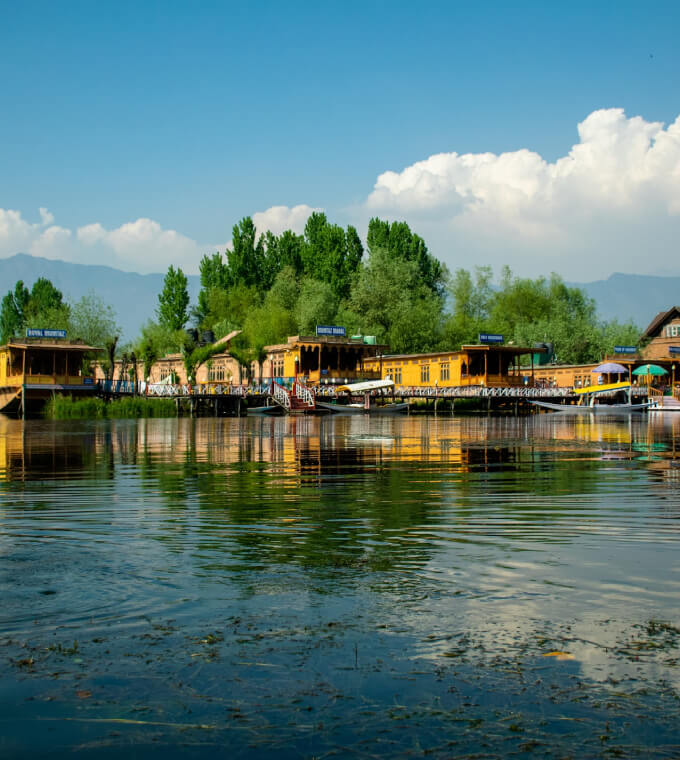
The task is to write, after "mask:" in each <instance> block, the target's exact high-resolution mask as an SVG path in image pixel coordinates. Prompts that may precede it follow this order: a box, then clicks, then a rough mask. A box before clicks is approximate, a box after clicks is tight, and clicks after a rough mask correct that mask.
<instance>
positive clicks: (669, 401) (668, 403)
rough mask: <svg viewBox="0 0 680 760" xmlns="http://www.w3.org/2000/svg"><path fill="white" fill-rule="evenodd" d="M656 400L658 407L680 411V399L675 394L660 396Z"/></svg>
mask: <svg viewBox="0 0 680 760" xmlns="http://www.w3.org/2000/svg"><path fill="white" fill-rule="evenodd" d="M656 402H657V407H656V408H657V409H672V410H673V411H674V412H676V411H677V412H680V401H678V399H677V398H674V397H673V396H659V398H657V399H656Z"/></svg>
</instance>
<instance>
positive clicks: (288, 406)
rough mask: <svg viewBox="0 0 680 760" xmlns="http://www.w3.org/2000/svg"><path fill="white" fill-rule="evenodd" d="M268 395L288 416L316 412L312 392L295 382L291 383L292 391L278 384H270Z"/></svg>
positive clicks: (314, 398)
mask: <svg viewBox="0 0 680 760" xmlns="http://www.w3.org/2000/svg"><path fill="white" fill-rule="evenodd" d="M270 395H271V398H273V399H274V401H275V402H276V403H277V404H279V405H280V406H282V407H283V408H284V409H285V410H286V412H287V413H288V414H296V413H297V414H301V413H302V414H304V413H306V412H313V411H315V410H316V397H315V395H314V391H312V390H311V389H310V388H308V387H307V386H306V385H303V384H302V383H299V382H297V381H296V382H295V383H293V389H292V391H289V390H288V388H286V387H284V386H283V385H280V384H279V383H272V391H271V394H270Z"/></svg>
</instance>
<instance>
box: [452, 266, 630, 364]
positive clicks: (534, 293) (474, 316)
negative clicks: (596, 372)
mask: <svg viewBox="0 0 680 760" xmlns="http://www.w3.org/2000/svg"><path fill="white" fill-rule="evenodd" d="M449 290H450V293H451V296H452V300H453V310H452V313H451V315H450V317H449V319H448V320H447V323H446V328H445V335H446V341H447V342H448V343H449V345H450V346H451V347H455V348H458V347H459V346H460V345H461V344H462V343H468V342H469V343H475V342H477V339H478V333H479V332H483V331H489V332H495V333H501V334H502V335H504V336H505V340H506V342H507V341H513V342H514V343H515V344H517V345H522V346H532V345H533V344H534V343H537V342H540V343H553V344H554V347H555V353H556V355H557V360H558V362H560V363H566V364H581V363H586V362H593V361H599V360H600V359H602V358H603V357H604V356H605V355H607V354H611V353H613V350H614V345H616V344H618V343H623V344H629V343H632V344H636V343H637V342H638V339H639V334H640V330H639V328H637V327H636V326H635V325H633V324H632V323H629V324H626V325H619V324H618V323H617V322H600V321H599V320H598V318H597V313H596V309H595V302H594V301H593V299H592V298H589V297H588V296H587V295H586V294H585V293H584V291H583V290H581V289H580V288H576V287H569V286H568V285H566V284H565V283H564V282H563V281H562V279H561V278H560V277H559V276H558V275H556V274H552V275H551V276H550V277H549V278H547V279H546V278H545V277H539V278H537V279H535V280H532V279H529V278H520V277H516V276H514V275H513V274H512V272H511V271H510V269H509V268H508V267H505V268H504V269H503V271H502V273H501V282H500V287H499V288H498V289H496V290H494V289H493V288H492V285H491V271H490V270H489V268H488V267H481V268H479V267H478V268H477V269H476V270H475V277H474V278H473V277H472V275H471V274H470V273H469V272H467V271H466V270H464V269H459V270H457V271H456V273H455V274H454V276H453V277H452V279H451V283H450V286H449Z"/></svg>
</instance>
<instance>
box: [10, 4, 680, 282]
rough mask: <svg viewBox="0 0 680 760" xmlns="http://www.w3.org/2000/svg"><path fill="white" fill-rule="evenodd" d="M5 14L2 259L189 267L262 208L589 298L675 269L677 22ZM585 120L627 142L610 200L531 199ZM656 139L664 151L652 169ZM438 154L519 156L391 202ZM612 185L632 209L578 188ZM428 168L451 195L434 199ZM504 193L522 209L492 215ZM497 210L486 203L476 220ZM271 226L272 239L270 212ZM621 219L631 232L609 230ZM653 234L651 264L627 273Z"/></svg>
mask: <svg viewBox="0 0 680 760" xmlns="http://www.w3.org/2000/svg"><path fill="white" fill-rule="evenodd" d="M0 11H1V12H2V17H3V20H4V21H3V24H2V25H0V67H1V69H0V70H1V71H2V80H3V88H2V96H1V98H0V102H1V103H2V114H1V115H2V118H0V255H2V256H7V255H11V254H12V253H14V252H16V251H17V250H27V251H28V252H32V253H36V254H39V255H46V256H49V257H56V258H67V259H72V260H79V261H96V262H97V263H112V264H114V265H117V266H120V267H121V268H124V269H138V270H141V271H159V270H162V269H164V268H165V266H167V264H166V259H167V256H166V255H164V253H163V252H164V251H166V252H168V251H169V254H168V255H169V256H170V257H171V258H172V257H174V259H175V262H180V263H183V264H184V267H185V269H186V270H187V271H195V269H196V265H197V262H198V259H199V258H200V254H201V252H205V251H208V250H211V249H213V248H214V247H215V246H221V247H223V246H224V245H225V244H226V243H227V241H228V240H229V239H230V237H231V227H232V225H233V224H234V223H235V222H236V221H238V219H240V218H241V217H243V216H245V215H254V214H258V213H259V214H260V215H261V216H260V217H259V218H260V220H261V223H262V224H266V222H267V220H268V219H269V218H270V217H268V216H267V214H266V212H267V210H268V209H271V208H272V207H280V206H283V207H285V209H291V208H293V207H299V206H301V207H302V208H301V209H299V210H298V213H297V214H294V215H292V216H290V221H291V224H292V226H295V225H297V226H298V227H300V226H301V225H302V224H304V216H305V213H308V210H309V208H322V209H324V210H325V211H326V213H327V214H328V216H329V218H330V219H331V220H333V221H337V222H339V223H342V224H347V223H353V224H355V225H356V226H357V227H358V229H359V232H360V233H361V234H364V233H365V223H366V221H367V219H368V218H369V217H370V216H371V215H374V214H375V215H379V216H382V217H383V218H397V217H398V218H404V219H406V221H408V222H409V223H410V224H411V226H412V227H413V228H414V229H416V230H417V231H418V232H420V233H421V234H422V235H423V237H425V239H426V241H427V242H428V244H429V245H430V248H431V249H432V250H433V252H434V253H435V254H437V255H438V256H440V257H441V258H443V259H444V260H445V261H446V262H447V263H448V264H449V266H450V267H451V268H455V267H456V266H470V265H471V264H470V258H471V257H472V258H474V259H475V263H490V264H492V265H493V266H494V267H496V268H497V267H498V266H500V264H502V263H508V264H510V265H511V266H512V267H513V269H516V270H517V271H519V272H525V271H526V272H529V271H535V270H536V268H537V267H538V268H539V269H540V268H545V269H546V270H547V271H550V270H555V271H558V272H560V273H562V274H564V275H565V276H568V277H572V278H576V279H583V280H588V279H594V278H595V277H599V276H606V274H608V273H609V272H611V271H616V270H620V271H638V272H645V271H648V272H654V273H660V272H667V273H674V274H680V267H678V266H677V265H676V264H675V261H674V258H675V257H674V256H673V254H674V251H673V250H670V249H669V246H670V245H672V244H673V242H674V240H675V239H677V232H678V231H679V228H678V210H676V209H675V205H674V203H675V202H676V200H677V198H678V192H679V191H680V185H678V184H677V183H676V182H675V181H674V179H673V177H674V168H675V167H677V166H680V163H676V161H677V160H678V159H677V154H676V152H675V150H674V147H673V146H674V145H675V133H674V132H673V133H672V134H670V133H669V129H670V125H673V123H674V122H675V120H676V119H677V118H678V114H680V102H679V100H680V98H679V97H678V86H677V83H678V79H679V78H678V74H679V73H680V71H679V69H680V66H679V64H680V52H679V51H678V48H679V46H678V45H677V34H678V31H679V30H680V24H679V23H678V22H679V21H680V4H677V3H671V2H660V3H657V4H655V5H654V6H648V5H644V4H640V3H629V2H616V3H614V2H598V3H592V2H588V3H586V2H583V3H560V4H558V3H546V2H524V3H522V2H519V3H508V2H506V3H501V2H486V3H484V2H478V3H463V2H457V3H455V2H447V3H441V2H430V3H426V4H416V3H413V2H411V3H403V2H389V3H388V2H364V3H359V2H334V3H322V4H319V3H306V2H304V3H303V2H298V3H292V2H288V3H274V2H261V3H258V4H257V5H254V4H253V5H251V6H250V7H248V6H247V5H245V4H229V3H208V2H200V3H177V2H167V1H166V2H162V3H161V2H154V3H152V2H144V3H124V2H117V3H91V2H87V3H76V2H64V3H34V2H30V1H29V2H22V3H10V2H2V3H1V5H0ZM611 109H622V112H620V113H619V116H618V117H617V118H615V114H614V112H613V111H612V110H611ZM592 114H596V116H595V117H593V118H592V119H591V122H588V123H589V124H591V126H592V129H590V130H588V131H589V134H591V139H592V140H593V141H594V142H596V143H597V144H598V145H599V148H598V150H600V151H601V153H602V152H606V151H608V150H609V149H608V148H607V145H608V144H609V143H610V142H611V141H612V140H613V142H614V143H615V144H616V145H618V146H619V148H620V147H621V146H620V144H621V141H622V140H623V142H624V143H626V145H627V146H628V147H627V148H626V147H625V146H624V147H623V148H621V153H622V154H623V153H625V157H623V158H621V161H622V164H621V166H619V168H617V169H616V171H614V172H613V170H612V167H609V169H608V170H607V171H606V172H605V173H606V174H607V177H605V179H604V180H603V181H602V182H601V181H600V175H599V174H598V171H599V169H597V170H596V169H594V168H593V167H592V166H590V168H589V172H590V173H589V174H588V176H587V178H586V179H583V180H582V181H580V184H579V183H576V184H575V182H574V181H573V178H572V179H571V180H570V181H569V183H567V184H565V183H561V184H560V182H559V181H557V180H555V177H553V176H552V174H554V173H555V172H552V174H551V179H550V180H549V181H547V180H546V181H545V182H544V181H543V180H540V182H539V184H541V188H539V190H536V189H535V188H534V185H533V183H534V179H535V177H534V176H533V173H534V172H537V173H538V174H541V173H543V168H542V167H541V166H539V165H538V164H536V162H533V164H532V166H528V165H524V164H523V165H522V166H519V164H521V163H522V162H523V161H524V160H525V159H526V156H524V157H523V154H522V153H517V152H518V151H522V150H524V151H529V152H531V153H532V154H536V155H537V156H539V157H540V158H541V159H542V160H543V161H544V162H545V163H546V164H548V165H549V166H553V165H555V162H557V161H559V160H560V159H563V158H565V157H567V156H568V155H569V153H570V150H571V149H572V147H573V146H574V145H575V144H577V143H578V142H579V134H578V132H577V125H578V124H581V123H583V122H585V121H586V120H587V119H588V117H589V116H590V115H592ZM597 114H600V116H597ZM602 114H604V115H602ZM606 114H609V116H610V117H611V118H608V117H606ZM635 117H640V118H641V120H642V122H644V123H639V122H632V121H631V119H634V118H635ZM657 123H662V124H660V125H658V126H657V127H656V128H653V127H649V128H648V126H647V125H652V124H657ZM631 130H633V131H635V130H637V132H636V134H638V133H639V134H643V133H644V135H646V138H644V139H646V140H647V143H648V144H647V148H645V146H644V145H643V146H640V145H637V143H635V141H636V137H635V135H631ZM624 133H625V134H627V135H628V137H625V139H624V138H623V137H622V135H624ZM659 134H662V136H667V137H668V139H667V141H666V142H668V143H671V145H670V146H667V147H666V148H665V149H664V152H663V155H659V151H657V154H656V155H651V154H649V150H650V148H651V147H654V145H655V143H656V141H657V136H658V135H659ZM592 135H596V137H592ZM581 141H583V138H581ZM631 141H632V143H635V144H636V145H637V147H634V148H630V144H632V143H631ZM616 145H615V147H614V149H613V150H614V151H616V150H618V149H619V148H617V147H616ZM586 152H587V151H586ZM454 153H455V154H458V155H464V154H469V155H470V156H473V157H477V158H476V159H475V161H477V162H479V161H482V160H481V159H480V158H479V157H480V156H483V155H485V154H488V153H491V154H494V155H495V156H499V155H501V154H506V155H508V156H515V157H516V159H517V160H514V161H512V162H510V163H512V164H513V168H511V169H510V170H508V167H507V163H508V162H505V164H506V165H504V166H503V167H500V168H499V167H497V168H496V169H495V170H494V172H493V176H492V177H485V178H483V179H479V176H478V175H479V172H478V171H477V170H475V171H474V172H473V174H474V176H468V175H466V177H465V178H464V179H461V176H460V171H461V166H459V165H458V164H456V163H455V161H454V162H453V164H452V163H451V161H449V162H448V163H447V162H444V164H445V165H442V164H441V163H439V164H438V163H437V162H430V163H429V164H427V165H425V166H424V168H423V167H422V166H421V168H417V169H415V170H413V171H412V172H410V175H413V174H414V173H415V174H416V175H417V177H416V178H415V180H414V182H415V184H414V185H413V187H410V188H409V187H405V185H404V182H406V184H408V182H407V175H403V176H401V173H402V172H405V170H407V169H408V167H413V166H416V167H418V166H419V163H422V162H427V161H428V159H429V158H430V157H432V156H436V155H438V154H454ZM647 159H649V160H647ZM482 163H483V164H484V165H486V163H487V162H486V159H485V160H484V161H482ZM530 163H531V162H530ZM642 163H645V164H646V169H645V172H646V174H645V180H644V183H643V184H644V186H642V185H641V184H640V182H641V181H640V179H639V176H638V175H639V172H638V170H637V167H638V166H639V165H641V164H642ZM651 164H653V165H654V168H650V166H649V165H651ZM501 169H502V171H501ZM508 171H510V175H511V178H510V179H508V176H509V175H508V174H507V172H508ZM551 171H552V170H551ZM619 171H620V172H621V173H622V175H625V176H627V177H629V179H630V185H628V184H626V183H625V181H624V183H623V184H624V185H625V187H626V188H627V189H626V195H627V197H626V199H624V200H622V199H621V198H618V199H616V200H613V199H612V197H611V196H610V195H607V192H608V191H607V192H605V191H603V192H605V195H604V196H603V197H598V198H597V199H595V200H594V199H593V197H592V192H591V190H592V188H593V187H596V186H599V185H601V184H605V185H606V184H607V182H609V185H612V186H615V185H616V184H617V183H616V182H615V181H614V182H612V177H615V176H616V172H619ZM385 172H394V173H396V174H397V175H400V176H401V180H400V181H399V183H398V185H399V188H398V189H396V185H395V184H394V182H390V183H388V185H389V187H388V189H387V190H386V191H385V192H381V193H380V194H379V197H378V196H376V195H375V193H374V192H373V191H374V187H375V186H376V182H377V181H378V178H379V177H380V176H381V175H382V174H383V173H385ZM423 172H424V174H423ZM433 172H434V175H435V176H436V177H437V178H438V180H437V182H438V183H439V181H440V180H442V177H443V178H444V185H446V187H445V188H444V189H442V187H439V188H438V189H437V188H434V189H433V188H432V186H431V184H429V182H430V180H431V178H432V176H433V174H432V173H433ZM499 172H500V174H499ZM527 172H528V173H529V174H532V178H531V180H530V182H529V184H530V185H531V187H532V189H531V190H529V191H527V189H526V185H525V180H526V177H527ZM612 172H613V173H612ZM572 173H573V172H572ZM575 173H576V174H578V171H575ZM557 174H558V175H560V176H561V174H563V171H562V170H559V171H557ZM410 175H409V176H410ZM500 175H502V176H500ZM579 176H580V175H579ZM423 177H425V179H423ZM411 179H413V178H411ZM408 181H410V180H408ZM423 183H425V185H427V187H425V191H424V192H425V195H423V194H422V192H421V190H422V189H423ZM556 183H557V184H556ZM669 183H670V184H669ZM518 184H519V185H521V188H520V190H521V192H522V193H524V194H525V195H526V193H527V192H529V193H530V195H531V196H532V199H533V200H531V202H530V203H529V201H527V200H526V198H524V199H523V200H521V203H520V201H518V200H517V199H514V200H512V201H508V199H507V197H506V196H507V192H506V191H507V188H508V187H511V189H512V190H513V192H514V191H515V190H517V187H518ZM577 184H578V187H577V186H576V185H577ZM666 185H668V187H666ZM658 187H664V188H665V190H664V193H663V194H662V197H661V198H659V197H657V196H658V193H657V192H656V190H652V188H658ZM416 190H417V192H416ZM411 191H413V192H411ZM617 191H618V189H617V188H616V187H613V190H612V192H614V193H616V192H617ZM500 195H502V196H503V197H504V198H505V200H502V207H501V206H499V205H498V204H499V203H501V201H498V202H497V203H496V202H495V205H494V203H492V204H489V201H488V198H489V196H494V197H499V196H500ZM434 196H436V197H434ZM548 196H549V197H550V198H551V199H552V198H554V197H555V196H559V197H560V198H561V199H562V200H561V201H560V203H558V204H553V202H552V200H551V201H550V203H549V204H547V203H546V202H545V198H546V197H548ZM567 199H568V200H567ZM674 199H675V200H674ZM480 203H481V204H482V205H484V209H483V213H481V212H480V209H479V206H480ZM517 203H520V205H521V208H519V207H517ZM527 204H528V205H527ZM532 204H533V205H532ZM551 204H552V205H551ZM626 204H628V205H626ZM631 204H632V205H631ZM40 208H43V209H44V210H45V211H44V212H43V215H42V218H41V216H40V212H39V209H40ZM513 208H514V209H515V210H514V212H513ZM593 208H597V209H599V212H598V213H599V215H598V214H593V211H592V209H593ZM10 212H14V213H13V214H10ZM513 213H514V214H515V219H513V218H512V215H513ZM3 214H4V216H3ZM537 215H539V216H541V219H540V220H539V221H538V222H537ZM473 217H474V218H473ZM276 218H277V219H278V220H279V223H281V224H283V223H284V222H285V221H286V219H287V217H286V212H285V210H284V211H280V212H279V213H278V215H276ZM138 220H144V221H145V222H146V226H144V225H137V226H136V227H135V226H134V225H135V224H136V223H137V222H138ZM517 220H521V223H520V222H519V221H517ZM622 220H623V222H624V224H625V225H629V224H632V223H633V220H634V223H635V230H634V231H633V232H631V230H629V229H626V230H624V232H623V233H622V231H621V229H620V228H621V223H622ZM516 221H517V223H515V222H516ZM94 225H98V226H97V227H96V228H95V227H94ZM126 225H127V226H126ZM131 225H132V226H131ZM490 228H493V229H494V230H496V231H497V234H495V235H492V236H489V229H490ZM539 228H540V229H539ZM80 229H86V232H84V233H82V234H80V235H79V233H78V230H80ZM574 230H577V231H578V235H577V234H576V233H575V232H574ZM88 231H89V232H88ZM46 233H49V234H46ZM624 233H625V234H624ZM636 235H639V236H636ZM650 237H653V238H654V240H655V243H654V248H653V256H652V257H640V256H639V255H637V254H636V251H639V245H640V244H641V242H642V241H644V240H645V239H649V238H650ZM627 241H628V242H627ZM145 244H146V247H145ZM624 244H626V245H628V244H630V251H628V250H626V251H625V252H624V253H623V254H622V251H621V246H622V245H624ZM584 249H587V250H588V251H589V252H590V253H589V254H588V255H587V256H586V255H584V257H583V259H580V258H579V255H580V254H579V253H578V251H581V250H584ZM594 251H599V252H600V261H598V263H597V266H593V261H592V252H594ZM666 252H667V253H666ZM652 259H653V260H652ZM164 265H165V266H164ZM581 275H583V276H581ZM590 275H592V276H590Z"/></svg>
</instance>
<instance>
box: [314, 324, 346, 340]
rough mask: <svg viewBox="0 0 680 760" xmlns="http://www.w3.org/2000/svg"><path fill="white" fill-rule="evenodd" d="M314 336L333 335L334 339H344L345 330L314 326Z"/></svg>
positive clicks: (331, 326)
mask: <svg viewBox="0 0 680 760" xmlns="http://www.w3.org/2000/svg"><path fill="white" fill-rule="evenodd" d="M316 334H317V335H334V336H336V337H338V336H339V337H341V338H344V337H345V328H344V327H338V326H337V325H317V326H316Z"/></svg>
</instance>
